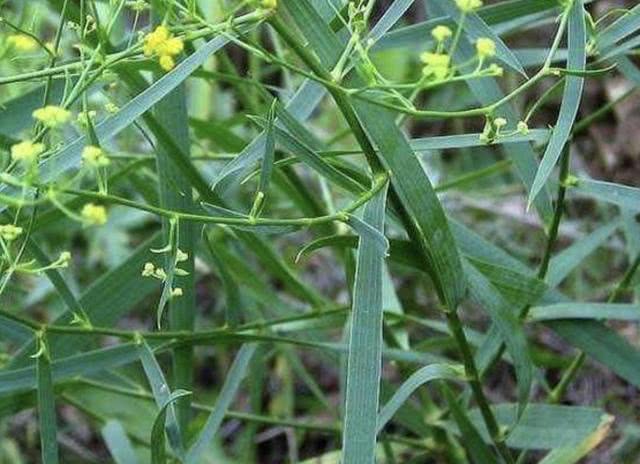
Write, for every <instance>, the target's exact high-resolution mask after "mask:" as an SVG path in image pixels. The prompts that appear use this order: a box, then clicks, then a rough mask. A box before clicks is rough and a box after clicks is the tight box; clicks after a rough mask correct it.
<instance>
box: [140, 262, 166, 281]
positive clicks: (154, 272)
mask: <svg viewBox="0 0 640 464" xmlns="http://www.w3.org/2000/svg"><path fill="white" fill-rule="evenodd" d="M142 277H153V278H154V279H158V280H161V281H164V280H166V278H167V273H166V272H165V271H164V269H162V268H161V267H156V266H155V264H153V263H151V262H147V263H145V264H144V267H143V268H142Z"/></svg>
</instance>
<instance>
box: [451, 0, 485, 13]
mask: <svg viewBox="0 0 640 464" xmlns="http://www.w3.org/2000/svg"><path fill="white" fill-rule="evenodd" d="M456 5H457V7H458V9H459V10H460V11H462V12H463V13H471V12H472V11H474V10H477V9H478V8H480V7H481V6H482V0H456Z"/></svg>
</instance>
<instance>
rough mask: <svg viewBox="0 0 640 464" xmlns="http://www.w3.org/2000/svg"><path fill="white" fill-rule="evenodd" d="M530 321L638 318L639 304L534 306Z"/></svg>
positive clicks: (634, 319)
mask: <svg viewBox="0 0 640 464" xmlns="http://www.w3.org/2000/svg"><path fill="white" fill-rule="evenodd" d="M528 319H529V320H531V321H548V320H554V319H601V320H606V319H613V320H619V321H637V320H640V305H635V304H624V303H556V304H552V305H547V306H534V307H533V308H531V310H530V311H529V316H528Z"/></svg>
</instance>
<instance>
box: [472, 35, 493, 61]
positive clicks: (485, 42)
mask: <svg viewBox="0 0 640 464" xmlns="http://www.w3.org/2000/svg"><path fill="white" fill-rule="evenodd" d="M476 52H477V53H478V57H479V58H480V59H485V58H491V57H492V56H494V55H495V54H496V43H495V42H494V41H493V40H491V39H487V38H486V37H481V38H479V39H478V40H477V41H476Z"/></svg>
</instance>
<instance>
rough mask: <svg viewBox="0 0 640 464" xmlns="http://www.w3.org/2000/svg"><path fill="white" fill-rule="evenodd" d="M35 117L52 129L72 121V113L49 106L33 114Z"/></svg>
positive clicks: (58, 107)
mask: <svg viewBox="0 0 640 464" xmlns="http://www.w3.org/2000/svg"><path fill="white" fill-rule="evenodd" d="M33 117H34V118H35V119H36V120H38V121H39V122H41V123H42V124H44V125H45V126H46V127H48V128H50V129H54V128H56V127H59V126H62V125H63V124H66V123H67V122H69V120H70V119H71V112H70V111H68V110H65V109H64V108H62V107H60V106H55V105H47V106H45V107H43V108H38V109H37V110H35V111H34V112H33Z"/></svg>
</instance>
